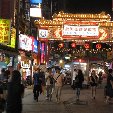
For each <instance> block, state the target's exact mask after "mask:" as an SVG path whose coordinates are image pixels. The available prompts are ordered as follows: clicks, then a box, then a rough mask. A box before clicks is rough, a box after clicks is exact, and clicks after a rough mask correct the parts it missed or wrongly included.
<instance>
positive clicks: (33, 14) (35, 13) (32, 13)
mask: <svg viewBox="0 0 113 113" xmlns="http://www.w3.org/2000/svg"><path fill="white" fill-rule="evenodd" d="M30 17H36V18H41V17H42V12H41V8H37V7H36V8H30Z"/></svg>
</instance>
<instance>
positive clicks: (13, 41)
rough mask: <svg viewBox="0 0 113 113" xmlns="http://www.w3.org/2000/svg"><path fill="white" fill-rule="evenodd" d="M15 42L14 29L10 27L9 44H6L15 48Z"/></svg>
mask: <svg viewBox="0 0 113 113" xmlns="http://www.w3.org/2000/svg"><path fill="white" fill-rule="evenodd" d="M15 42H16V29H15V28H12V29H11V40H10V44H8V45H7V46H9V47H12V48H15Z"/></svg>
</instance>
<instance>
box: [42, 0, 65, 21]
mask: <svg viewBox="0 0 113 113" xmlns="http://www.w3.org/2000/svg"><path fill="white" fill-rule="evenodd" d="M65 2H66V0H43V2H42V15H43V17H45V18H46V19H51V18H52V15H53V14H54V13H58V12H59V11H61V10H63V11H64V12H65V10H66V8H65Z"/></svg>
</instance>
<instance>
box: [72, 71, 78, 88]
mask: <svg viewBox="0 0 113 113" xmlns="http://www.w3.org/2000/svg"><path fill="white" fill-rule="evenodd" d="M77 74H78V72H77V69H74V71H73V76H72V88H73V89H75V77H76V76H77Z"/></svg>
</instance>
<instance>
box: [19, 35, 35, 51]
mask: <svg viewBox="0 0 113 113" xmlns="http://www.w3.org/2000/svg"><path fill="white" fill-rule="evenodd" d="M19 49H22V50H27V51H32V50H33V38H32V37H29V36H27V35H23V34H20V35H19Z"/></svg>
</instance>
